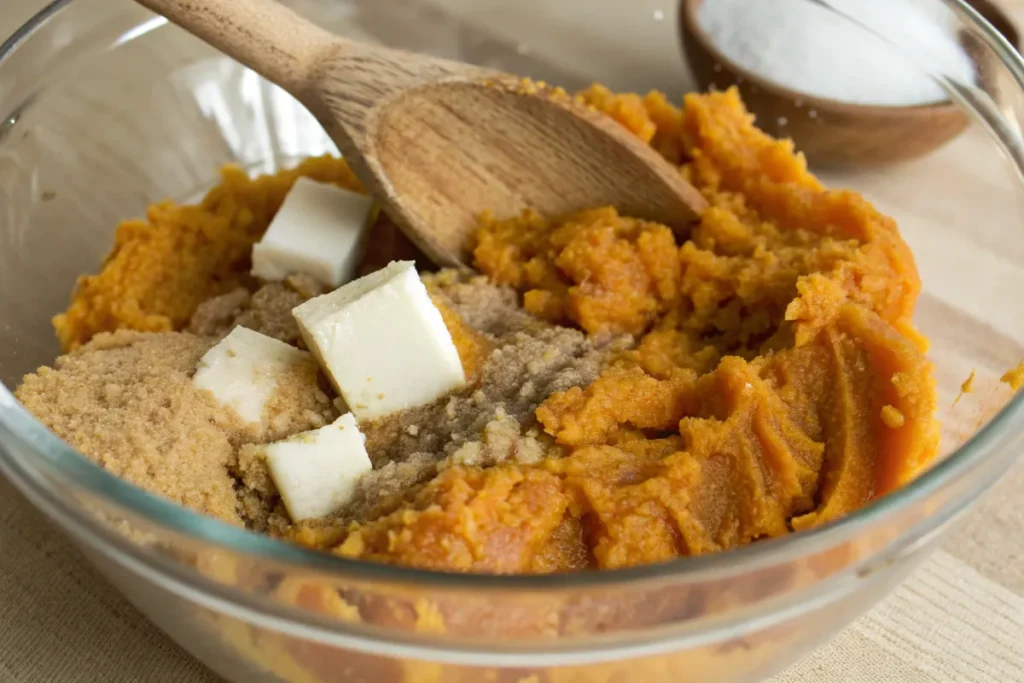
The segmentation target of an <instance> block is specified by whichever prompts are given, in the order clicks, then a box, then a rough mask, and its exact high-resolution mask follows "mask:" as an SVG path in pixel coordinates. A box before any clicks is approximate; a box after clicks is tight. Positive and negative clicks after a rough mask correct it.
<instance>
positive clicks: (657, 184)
mask: <svg viewBox="0 0 1024 683" xmlns="http://www.w3.org/2000/svg"><path fill="white" fill-rule="evenodd" d="M138 2H139V3H140V4H142V5H144V6H146V7H148V8H149V9H152V10H154V11H156V12H158V13H160V14H162V15H164V16H165V17H167V18H168V19H169V20H170V21H172V22H174V23H175V24H177V25H179V26H181V27H182V28H184V29H186V30H187V31H189V32H190V33H192V34H194V35H196V36H198V37H199V38H201V39H202V40H204V41H206V42H207V43H209V44H210V45H211V46H213V47H215V48H217V49H219V50H221V51H222V52H224V53H226V54H228V55H229V56H231V57H233V58H234V59H236V60H238V61H239V62H241V63H242V64H244V65H245V66H248V67H250V68H251V69H253V70H254V71H256V72H258V73H260V74H261V75H263V76H264V77H266V78H267V79H269V80H270V81H273V82H274V83H276V84H277V85H279V86H281V87H282V88H284V89H285V90H287V91H288V92H289V93H291V94H292V95H293V96H294V97H295V98H296V99H298V100H299V101H300V102H302V103H303V104H304V105H305V106H306V107H307V108H308V109H309V110H310V111H311V112H312V113H313V114H314V116H316V118H317V119H318V120H319V121H320V123H321V125H323V127H324V128H325V129H326V131H327V133H328V135H330V137H331V139H333V140H334V142H335V144H337V145H338V148H339V149H340V150H341V152H342V154H343V155H344V156H345V157H346V158H347V159H348V161H349V162H350V163H351V164H352V168H353V170H354V171H355V172H356V175H358V176H359V179H360V180H361V181H362V182H363V184H364V185H366V187H367V188H368V189H369V190H370V191H371V192H372V193H373V194H374V195H375V196H376V197H377V198H378V199H379V200H380V201H381V202H382V204H383V207H384V210H385V211H386V212H387V213H388V215H389V216H390V217H391V218H392V220H394V221H395V223H396V224H398V225H399V227H401V228H402V229H403V230H404V231H405V232H406V234H407V235H408V236H409V238H410V239H411V240H412V241H413V242H415V243H416V245H417V246H418V247H419V248H420V249H422V250H423V251H424V252H425V253H426V254H427V255H428V256H430V257H431V258H432V259H433V260H434V261H436V262H437V263H438V264H439V265H449V266H457V265H467V264H470V263H471V262H472V254H471V249H472V246H473V245H472V242H473V240H472V236H473V231H474V229H475V227H476V224H477V218H478V216H479V214H480V213H481V212H483V211H488V210H489V211H493V212H494V213H495V214H496V215H499V216H510V215H514V214H517V213H519V212H520V211H522V210H523V209H525V208H533V209H536V210H537V211H539V212H540V213H542V214H545V215H559V214H564V213H568V212H572V211H577V210H581V209H585V208H592V207H597V206H607V205H612V206H615V207H616V208H617V209H618V210H619V211H620V212H622V213H624V214H627V215H630V216H635V217H638V218H646V219H648V220H653V221H657V222H660V223H664V224H666V225H669V226H671V227H673V228H675V229H678V230H684V229H685V228H686V227H687V225H688V224H689V223H690V222H692V221H694V220H695V219H696V218H697V217H698V216H699V215H700V213H701V212H702V211H703V209H704V207H705V203H704V200H703V198H702V197H701V196H700V194H699V193H698V192H697V191H696V190H695V189H694V188H693V187H692V186H691V185H689V184H688V183H687V182H686V181H684V180H683V178H682V177H681V176H680V174H679V171H678V169H676V168H675V167H673V166H672V165H671V164H669V163H668V162H666V161H665V160H664V159H662V158H661V157H660V156H659V155H658V154H657V153H656V152H655V151H654V150H652V149H651V148H650V147H649V146H648V145H646V144H644V143H642V142H641V141H640V140H639V139H637V138H636V137H634V136H633V135H632V134H630V133H629V131H627V130H626V129H625V128H623V127H622V126H620V125H619V124H617V123H615V122H614V121H613V120H612V119H610V118H608V117H606V116H604V115H602V114H599V113H597V112H594V111H592V110H590V109H589V108H588V107H586V106H584V105H582V104H580V103H578V102H576V101H574V100H573V99H572V98H570V97H568V96H565V95H564V94H561V95H560V94H559V93H558V92H556V91H553V90H551V89H549V88H546V87H536V86H534V85H533V84H531V83H529V82H528V81H524V80H522V79H518V78H514V77H512V76H508V75H506V74H500V73H497V72H493V71H488V70H485V69H482V68H478V67H475V66H471V65H468V64H460V63H457V62H451V61H447V60H442V59H437V58H434V57H428V56H424V55H416V54H411V53H408V52H402V51H398V50H393V49H389V48H385V47H380V46H375V45H366V44H360V43H356V42H353V41H350V40H346V39H343V38H340V37H338V36H335V35H333V34H331V33H329V32H327V31H326V30H324V29H322V28H319V27H317V26H315V25H314V24H312V23H310V22H308V21H306V20H305V19H302V18H301V17H299V16H298V15H297V14H295V13H294V12H292V11H291V10H289V9H287V8H286V7H284V6H283V5H280V4H278V3H277V2H274V1H273V0H138Z"/></svg>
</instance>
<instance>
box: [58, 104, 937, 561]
mask: <svg viewBox="0 0 1024 683" xmlns="http://www.w3.org/2000/svg"><path fill="white" fill-rule="evenodd" d="M579 97H580V98H581V99H582V100H583V101H584V102H586V103H587V104H589V105H591V106H593V107H595V108H597V109H600V110H602V111H605V112H607V113H608V114H609V115H611V116H612V117H614V118H615V119H616V120H618V121H619V122H620V123H621V124H622V125H624V126H626V127H627V128H629V129H630V130H631V131H633V132H634V133H636V135H637V136H638V137H640V138H641V139H643V140H644V141H646V142H649V143H650V144H651V145H652V146H653V147H654V148H655V149H657V150H658V151H659V152H660V153H661V154H663V155H664V156H665V158H666V159H668V160H669V161H671V162H673V163H676V164H678V165H679V167H680V173H682V174H683V175H684V177H686V178H687V179H688V180H689V181H690V182H691V183H692V184H693V185H694V186H695V187H696V188H697V189H698V190H699V191H700V192H701V193H702V194H703V196H704V197H705V199H706V200H707V202H708V209H707V210H706V211H705V213H704V214H703V215H702V216H701V219H700V221H699V223H698V224H696V225H694V226H692V228H691V229H690V230H689V232H688V233H686V234H683V235H680V234H675V233H673V231H672V230H670V229H669V228H667V227H665V226H663V225H658V224H655V223H650V222H647V221H643V220H639V219H636V218H631V217H627V216H621V215H619V214H618V213H617V212H616V211H615V209H614V208H611V207H603V208H601V207H598V208H592V209H589V210H586V211H581V212H579V213H576V214H573V215H569V216H561V217H545V216H540V215H537V214H535V213H529V212H528V213H525V214H524V215H522V216H515V217H494V216H484V217H482V219H481V224H480V228H479V231H478V234H477V244H476V248H475V252H474V255H475V260H476V266H477V268H478V269H479V270H480V271H481V272H482V273H484V274H485V275H486V276H487V277H488V278H489V280H490V281H491V283H492V284H498V285H503V286H506V287H510V288H513V289H514V290H516V292H518V293H519V294H520V295H521V304H522V307H523V309H525V310H526V311H527V312H528V313H530V314H532V315H533V316H536V317H537V318H540V319H542V320H544V321H547V323H549V324H548V325H541V324H539V323H537V321H536V320H535V319H534V318H529V316H524V317H527V318H528V319H529V320H531V321H532V323H533V324H534V327H530V326H525V327H523V328H522V330H523V331H521V332H517V333H516V334H519V335H525V336H527V337H528V336H529V335H530V334H534V335H538V336H540V335H544V334H547V335H549V337H550V335H551V334H552V332H551V331H552V329H554V330H555V331H556V332H557V331H558V328H552V327H551V325H550V324H554V325H559V326H567V327H574V328H578V329H579V330H582V331H583V332H585V333H586V334H587V335H588V337H589V339H586V340H585V341H586V345H583V341H580V340H583V339H584V338H583V336H582V335H581V334H580V333H579V332H576V331H572V330H565V329H562V330H561V333H562V334H563V336H565V335H568V336H566V337H565V339H564V340H563V341H562V342H559V343H560V344H562V346H556V345H551V346H548V347H546V349H547V350H545V351H543V353H539V354H538V355H544V354H550V355H551V358H556V357H557V356H558V351H557V349H558V348H562V347H563V346H564V348H565V349H571V348H578V349H583V348H584V346H586V348H587V349H589V351H587V353H591V352H594V349H596V348H599V345H600V344H601V340H609V339H613V338H614V339H616V340H621V338H622V337H623V335H625V338H626V339H628V340H629V342H630V343H628V344H625V345H622V344H621V341H619V342H617V345H615V347H614V348H615V352H614V353H610V352H609V356H608V358H609V360H607V361H606V360H604V356H602V357H601V358H602V361H601V364H596V365H594V369H593V372H592V373H591V374H589V375H585V374H580V373H579V372H576V373H574V374H573V377H583V376H586V379H585V380H582V381H575V382H570V383H569V384H562V385H559V388H558V389H553V390H552V389H549V390H547V391H545V392H544V393H543V394H542V395H541V397H540V398H538V399H537V403H535V404H533V405H531V407H530V408H529V411H528V417H527V418H525V421H531V420H532V424H517V425H516V427H517V429H518V428H519V427H522V428H524V429H526V428H530V429H534V430H535V432H536V435H535V436H531V437H530V439H531V441H530V443H531V444H532V448H533V449H534V450H535V451H537V453H538V454H539V455H537V454H535V455H537V457H533V456H531V457H530V458H518V459H517V458H512V457H506V458H504V459H502V458H496V459H494V460H492V464H491V465H490V466H485V465H484V464H480V463H479V462H477V461H473V460H472V459H470V460H466V459H465V458H463V459H461V460H460V459H456V458H454V456H453V457H452V458H448V457H447V456H446V455H445V453H446V452H447V451H444V450H443V449H442V450H441V451H439V454H438V456H437V458H436V461H437V462H436V468H435V462H434V461H430V462H429V475H428V476H425V477H424V476H420V475H421V474H422V473H423V472H424V471H428V470H424V469H417V470H416V472H417V475H416V476H417V477H418V478H417V479H416V482H415V483H414V484H410V486H409V487H407V488H405V489H403V490H400V491H397V492H396V491H389V492H388V496H387V497H386V503H380V504H377V505H376V506H375V507H373V514H370V515H366V516H363V517H358V516H357V517H355V518H347V519H346V518H341V519H331V520H318V521H316V522H313V523H303V524H301V525H297V526H294V527H291V528H288V529H286V530H285V531H284V532H283V535H285V536H286V537H287V538H289V539H291V540H293V541H295V542H298V543H301V544H304V545H308V546H312V547H316V548H321V549H324V550H330V551H332V552H335V553H338V554H340V555H344V556H348V557H354V558H363V559H368V560H374V561H379V562H389V563H396V564H404V565H411V566H417V567H425V568H430V569H438V570H449V571H462V572H490V573H546V572H558V571H571V570H579V569H588V568H608V569H610V568H617V567H626V566H632V565H637V564H644V563H651V562H659V561H664V560H668V559H672V558H676V557H681V556H691V555H701V554H706V553H712V552H718V551H722V550H727V549H729V548H733V547H736V546H739V545H743V544H746V543H750V542H753V541H756V540H758V539H762V538H769V537H774V536H779V535H782V534H786V533H788V532H791V531H793V530H801V529H807V528H810V527H814V526H816V525H820V524H823V523H827V522H829V521H832V520H834V519H836V518H838V517H840V516H842V515H845V514H847V513H849V512H851V511H853V510H855V509H857V508H858V507H860V506H863V505H864V504H865V503H867V502H868V501H870V500H871V499H873V498H874V497H877V496H879V495H882V494H884V493H886V492H888V491H891V490H893V489H894V488H897V487H899V486H901V485H902V484H904V483H906V482H907V481H909V480H910V479H911V478H913V477H914V476H915V475H916V474H917V473H919V472H920V471H921V470H922V469H923V468H925V467H927V466H928V464H929V463H930V461H931V460H932V458H933V457H934V456H935V454H936V452H937V447H938V430H937V423H936V421H935V419H934V412H935V401H936V397H935V385H934V380H933V378H932V370H931V366H930V365H929V363H928V362H927V361H926V360H925V357H924V355H923V354H924V351H925V350H926V340H925V339H924V338H923V337H922V336H921V335H920V334H918V333H917V332H916V330H915V329H914V328H913V325H912V323H911V316H912V313H913V310H914V305H915V301H916V297H917V295H918V292H919V290H920V280H919V278H918V275H917V271H916V268H915V265H914V261H913V258H912V255H911V253H910V251H909V249H908V247H907V245H906V244H905V243H904V242H903V240H902V239H901V237H900V235H899V232H898V230H897V227H896V225H895V223H894V222H893V221H892V220H891V219H890V218H888V217H886V216H883V215H882V214H880V213H878V212H877V211H876V210H875V209H874V208H873V207H872V206H871V204H870V203H868V202H867V201H866V200H864V199H863V198H862V197H860V196H859V195H857V194H856V193H853V192H848V191H837V190H829V189H827V188H825V187H823V186H822V185H821V183H820V182H819V181H818V180H817V179H816V178H815V177H814V176H813V175H811V174H810V173H809V172H808V170H807V168H806V165H805V162H804V160H803V158H802V157H801V156H800V155H798V154H796V153H795V152H794V150H793V148H792V145H791V143H789V142H787V141H778V140H774V139H772V138H769V137H768V136H766V135H765V134H763V133H761V132H760V131H759V130H758V129H757V128H756V127H755V126H754V124H753V119H752V117H750V116H749V114H748V113H747V112H746V111H745V109H744V107H743V105H742V103H741V102H740V100H739V97H738V95H737V93H736V92H735V91H729V92H726V93H714V94H710V95H690V96H687V98H686V99H685V102H684V106H683V108H682V109H679V108H677V107H675V106H673V105H671V104H669V103H668V102H667V101H666V99H665V98H664V97H663V96H662V95H660V94H657V93H652V94H650V95H648V96H646V97H640V96H637V95H616V94H614V93H611V92H610V91H608V90H606V89H604V88H601V87H598V86H595V87H593V88H591V89H590V90H588V91H586V92H584V93H582V94H581V95H580V96H579ZM300 174H303V175H310V176H312V177H314V178H316V179H319V180H323V181H330V182H337V183H339V184H341V185H343V186H346V187H353V188H355V187H358V184H357V182H356V181H355V179H354V177H353V176H352V175H351V172H350V171H349V170H348V167H347V166H346V165H345V164H344V162H342V161H340V160H336V159H327V158H323V159H313V160H309V161H307V162H306V163H305V164H303V165H302V166H300V167H299V168H298V169H296V170H295V171H292V172H287V173H284V174H281V175H279V176H276V177H264V178H258V179H255V180H249V179H247V178H245V177H244V174H242V172H241V171H240V170H237V169H236V170H229V171H227V172H226V173H225V176H224V182H223V185H222V186H220V187H218V188H217V189H215V190H213V191H212V192H211V193H210V194H209V195H208V196H207V197H206V198H205V199H204V200H203V202H202V203H201V204H200V205H198V206H196V207H184V206H178V205H174V204H170V203H164V204H159V205H156V206H155V207H153V208H152V209H151V210H150V212H149V216H148V219H147V221H146V222H129V223H126V224H124V225H122V226H121V227H120V229H119V230H118V235H117V244H116V247H115V250H114V252H113V254H112V255H111V256H110V258H109V259H108V261H107V263H106V265H105V267H104V269H103V272H101V273H100V274H99V275H96V276H87V277H84V278H82V280H81V281H80V283H79V286H78V289H77V291H76V293H75V296H74V299H73V302H72V304H71V307H70V308H69V310H68V311H67V313H66V314H64V315H62V316H58V317H57V318H56V319H55V325H56V328H57V331H58V334H59V336H60V339H61V341H62V343H63V344H64V346H65V348H74V347H76V346H78V345H80V344H83V343H85V342H86V341H88V340H89V339H90V338H91V337H92V336H93V335H95V334H96V333H98V332H101V331H108V330H113V329H119V328H131V329H136V330H142V331H163V330H180V329H182V328H183V327H184V326H185V325H186V324H187V323H188V320H189V318H190V316H191V315H192V314H193V312H194V311H195V309H196V307H197V306H199V304H200V303H202V302H203V301H206V300H208V299H210V298H211V297H215V296H218V295H223V294H226V293H230V292H232V291H233V290H236V289H237V288H238V287H239V286H242V287H250V288H251V287H252V285H251V284H249V283H248V282H247V279H248V275H247V270H248V266H249V261H248V254H249V250H250V248H251V246H252V244H253V242H255V241H256V240H258V239H259V237H260V235H261V234H262V232H263V231H264V230H265V228H266V226H267V224H268V223H269V221H270V219H271V217H272V216H273V212H274V211H275V210H276V208H277V207H278V206H279V205H280V203H281V201H282V199H283V197H284V195H285V193H286V192H287V190H288V188H289V187H290V186H291V183H292V182H293V181H294V179H295V177H297V176H298V175H300ZM377 230H378V233H377V235H378V237H381V236H384V235H388V234H391V235H392V236H393V230H392V231H391V232H387V231H384V232H381V228H380V226H378V228H377ZM388 243H389V244H390V242H388ZM383 244H384V242H383V241H382V240H380V239H378V240H376V241H374V242H373V244H372V245H371V251H373V252H374V253H373V254H372V255H371V257H370V258H371V260H374V261H375V262H376V261H380V264H383V263H384V262H386V261H387V260H388V254H387V253H385V252H387V251H388V249H387V248H385V247H383V246H382V245H383ZM403 244H405V243H403ZM405 246H408V245H407V244H406V245H405ZM382 250H383V251H382ZM378 252H379V253H378ZM487 286H489V287H491V285H487ZM491 288H492V289H495V288H494V287H491ZM467 291H468V290H467ZM501 291H504V292H505V293H506V294H508V295H509V297H512V293H511V292H508V290H501ZM243 294H244V292H243ZM435 301H436V303H437V305H438V307H439V308H440V309H441V311H442V315H443V317H444V319H445V322H446V324H447V325H448V327H449V329H450V331H451V332H452V335H453V339H454V340H455V342H456V344H457V346H458V348H459V352H460V356H461V357H462V360H463V363H464V365H465V367H466V369H467V372H468V373H469V374H470V375H471V377H472V378H473V381H474V382H477V383H478V385H477V387H474V388H473V389H471V390H470V391H471V392H472V391H475V390H477V389H479V394H480V396H481V397H482V400H483V399H486V397H487V395H488V394H487V390H488V387H487V386H486V382H488V381H489V380H488V379H487V373H486V372H484V371H483V370H481V369H482V368H485V366H487V364H488V362H489V361H490V360H492V359H493V358H494V357H496V356H497V355H498V353H499V352H507V349H506V350H505V351H502V349H500V348H499V349H498V351H495V348H496V347H495V345H494V344H495V338H494V337H493V336H491V337H488V336H487V335H485V334H482V333H481V332H480V331H478V330H476V329H474V327H473V325H471V324H469V322H468V321H467V320H464V319H463V318H462V317H461V316H460V314H459V313H458V312H456V311H455V310H453V309H452V308H450V307H449V306H448V304H446V303H445V301H444V298H443V297H442V296H440V295H438V297H437V298H436V300H435ZM462 303H463V304H465V303H466V302H465V301H464V302H462ZM511 305H512V306H514V307H515V314H516V315H521V314H522V311H520V310H519V308H518V306H517V305H516V304H515V301H512V304H511ZM476 308H478V309H480V311H481V312H482V313H481V316H482V317H487V316H486V315H484V313H485V312H486V309H487V306H486V305H485V304H483V303H482V304H480V305H479V306H477V307H476ZM531 330H532V331H531ZM573 335H574V336H573ZM519 341H520V344H521V349H520V351H521V352H524V353H525V351H522V350H523V349H526V348H530V347H529V343H528V340H527V341H523V339H522V338H520V340H519ZM551 341H552V339H551V338H549V339H548V342H551ZM601 348H603V347H601ZM623 349H625V350H623ZM579 353H582V351H580V352H579ZM586 358H589V356H583V355H581V356H578V357H576V361H578V362H579V363H581V364H582V365H585V364H586V362H589V361H586ZM550 360H551V359H549V358H547V357H546V356H545V357H544V358H538V359H537V363H538V364H539V365H538V367H540V364H543V363H544V362H549V361H550ZM582 365H581V367H582ZM524 367H527V368H529V367H530V364H529V363H527V364H525V365H524ZM548 370H549V371H550V370H551V368H549V369H548ZM595 377H596V379H594V378H595ZM507 379H508V378H506V380H507ZM531 380H532V378H526V380H524V381H523V382H522V388H523V392H526V393H523V394H522V395H523V396H528V395H529V391H532V390H533V389H534V387H533V386H532V385H533V382H532V381H531ZM504 384H509V383H508V381H504ZM567 386H569V387H571V388H568V389H566V388H565V387H567ZM510 388H511V391H512V393H516V392H519V384H511V385H510V386H503V391H504V392H506V394H503V395H507V392H508V391H509V390H510ZM528 390H529V391H528ZM474 395H475V394H469V395H467V397H462V399H464V404H465V405H470V404H472V403H473V400H474V399H473V398H472V397H473V396H474ZM449 405H450V406H451V408H452V410H455V404H454V403H452V404H449ZM460 405H462V404H460ZM537 405H539V407H536V409H535V410H534V406H537ZM499 412H501V411H499ZM431 414H432V415H433V413H431ZM502 414H503V415H504V413H503V412H502ZM438 415H440V413H438ZM505 417H506V418H507V415H505ZM517 419H519V420H520V421H524V417H523V416H522V415H520V416H519V418H517ZM507 423H508V420H507V419H505V422H504V424H507ZM467 424H469V423H467ZM473 424H476V423H473ZM481 424H482V423H481ZM367 427H368V428H372V425H367ZM411 427H412V429H411V431H409V434H410V435H411V436H410V438H412V437H413V436H415V435H416V433H417V430H418V429H419V425H411ZM434 427H437V426H436V425H434ZM403 429H406V427H403ZM407 431H408V430H407ZM513 431H515V430H513ZM542 432H543V433H542ZM515 433H516V434H518V432H515ZM459 436H460V438H462V437H464V436H465V435H462V434H460V435H459ZM485 436H486V435H485ZM403 438H404V437H403ZM445 438H446V439H448V440H452V439H454V438H455V434H448V435H447V436H446V437H445ZM514 438H515V437H514V436H513V437H509V440H508V441H507V442H506V441H496V443H498V444H506V443H507V444H508V448H509V449H515V448H516V445H515V441H514ZM503 447H504V446H503ZM491 450H492V451H496V450H501V449H500V448H497V447H496V446H495V445H494V444H491ZM499 455H500V454H499ZM493 463H496V464H493ZM395 464H397V465H398V466H401V463H390V462H389V465H395ZM421 465H422V462H421ZM373 474H375V475H376V474H378V472H374V473H373ZM267 495H272V494H271V493H268V494H267ZM353 519H355V521H353Z"/></svg>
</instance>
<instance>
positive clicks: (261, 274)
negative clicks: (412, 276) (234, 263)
mask: <svg viewBox="0 0 1024 683" xmlns="http://www.w3.org/2000/svg"><path fill="white" fill-rule="evenodd" d="M372 212H373V200H372V199H371V198H370V197H367V196H366V195H362V194H358V193H356V192H351V191H349V190H345V189H342V188H340V187H338V186H337V185H330V184H326V183H318V182H316V181H315V180H310V179H309V178H305V177H303V178H299V179H298V180H296V181H295V185H293V186H292V189H291V191H290V192H289V193H288V196H287V197H285V200H284V203H283V204H282V205H281V208H280V209H279V210H278V212H277V214H275V215H274V219H273V220H272V221H271V222H270V227H269V228H267V232H266V233H265V234H264V235H263V239H261V240H260V241H259V243H258V244H256V245H254V246H253V248H252V274H253V275H254V276H256V277H258V278H261V279H263V280H283V279H284V278H285V277H287V276H288V275H292V274H294V273H302V274H305V275H309V276H310V277H313V278H316V279H317V280H319V281H320V282H322V283H324V284H326V285H329V286H331V287H338V286H340V285H342V284H344V283H345V282H348V281H349V280H351V279H352V276H353V275H354V274H355V270H356V266H357V265H358V262H359V259H360V257H361V255H362V249H363V243H364V238H365V237H366V234H367V232H368V230H369V227H370V215H371V213H372Z"/></svg>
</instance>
